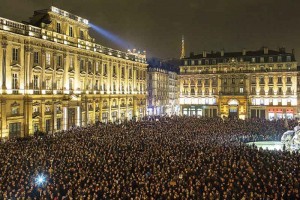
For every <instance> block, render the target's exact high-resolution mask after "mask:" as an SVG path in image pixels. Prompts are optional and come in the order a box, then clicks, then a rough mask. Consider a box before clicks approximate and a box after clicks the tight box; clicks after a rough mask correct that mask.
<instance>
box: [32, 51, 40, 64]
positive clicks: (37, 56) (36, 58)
mask: <svg viewBox="0 0 300 200" xmlns="http://www.w3.org/2000/svg"><path fill="white" fill-rule="evenodd" d="M33 61H34V63H36V64H37V63H39V52H37V51H35V52H34V53H33Z"/></svg>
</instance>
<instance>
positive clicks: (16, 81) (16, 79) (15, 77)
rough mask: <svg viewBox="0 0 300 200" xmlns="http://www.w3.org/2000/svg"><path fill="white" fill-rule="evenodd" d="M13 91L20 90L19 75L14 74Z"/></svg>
mask: <svg viewBox="0 0 300 200" xmlns="http://www.w3.org/2000/svg"><path fill="white" fill-rule="evenodd" d="M12 89H13V90H15V89H18V74H16V73H13V74H12Z"/></svg>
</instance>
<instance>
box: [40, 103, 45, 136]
mask: <svg viewBox="0 0 300 200" xmlns="http://www.w3.org/2000/svg"><path fill="white" fill-rule="evenodd" d="M45 111H46V108H45V99H42V109H41V119H39V120H40V123H39V130H40V131H45V130H44V127H45V122H44V121H45Z"/></svg>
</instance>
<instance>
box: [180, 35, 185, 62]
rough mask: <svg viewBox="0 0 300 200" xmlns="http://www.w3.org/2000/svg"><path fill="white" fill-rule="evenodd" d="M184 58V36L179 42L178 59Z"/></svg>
mask: <svg viewBox="0 0 300 200" xmlns="http://www.w3.org/2000/svg"><path fill="white" fill-rule="evenodd" d="M184 57H185V51H184V36H182V40H181V55H180V59H182V58H184Z"/></svg>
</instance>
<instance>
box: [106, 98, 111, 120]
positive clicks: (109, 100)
mask: <svg viewBox="0 0 300 200" xmlns="http://www.w3.org/2000/svg"><path fill="white" fill-rule="evenodd" d="M111 100H112V98H109V99H108V119H107V120H108V121H109V122H110V121H111V120H112V117H111Z"/></svg>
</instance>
